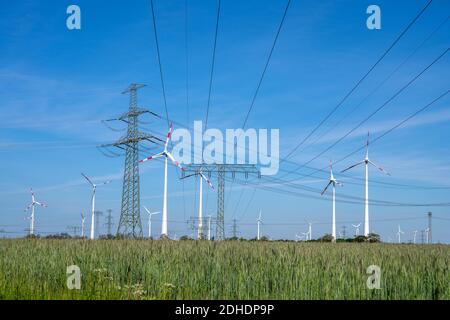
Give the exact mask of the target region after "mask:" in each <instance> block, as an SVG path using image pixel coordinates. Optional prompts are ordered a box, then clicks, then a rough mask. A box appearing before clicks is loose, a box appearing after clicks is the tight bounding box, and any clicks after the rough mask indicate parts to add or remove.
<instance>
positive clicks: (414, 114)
mask: <svg viewBox="0 0 450 320" xmlns="http://www.w3.org/2000/svg"><path fill="white" fill-rule="evenodd" d="M448 93H449V90H447V91H445V92H444V93H442V94H441V95H439V96H438V97H437V98H435V99H433V101H431V102H430V103H428V104H426V105H425V106H424V107H422V108H420V109H419V110H417V111H416V112H414V113H413V114H411V115H409V116H408V117H407V118H406V119H404V120H402V121H400V122H399V123H397V124H396V125H395V126H393V127H392V128H390V129H389V130H387V131H385V132H384V133H383V134H382V135H380V136H378V137H377V138H375V139H373V140H372V141H370V143H371V144H374V143H375V142H377V141H378V140H380V139H381V138H383V137H384V136H386V135H387V134H389V133H391V132H392V131H394V130H395V129H397V128H399V127H401V126H402V125H404V124H405V123H406V122H408V121H409V120H411V119H412V118H414V117H415V116H417V115H418V114H420V113H422V112H423V111H425V110H427V109H428V108H429V107H431V106H432V105H433V104H435V103H436V102H438V101H439V100H441V99H442V98H444V97H445V96H446V95H447V94H448ZM364 148H365V146H361V147H359V148H358V149H356V150H354V151H352V152H350V153H349V154H347V155H346V156H344V157H342V158H340V159H339V160H337V161H334V164H337V163H340V162H342V161H344V160H345V159H347V158H349V157H351V156H352V155H354V154H356V153H357V152H359V151H361V150H364ZM327 168H328V167H323V168H321V169H316V170H314V171H313V172H311V173H310V174H307V175H304V176H303V178H306V177H310V176H312V175H313V174H315V173H316V172H319V171H323V170H325V169H327ZM372 182H373V181H372ZM386 184H389V185H396V186H408V185H402V184H393V183H386ZM415 187H417V186H415ZM423 188H424V189H426V187H423ZM429 189H449V187H447V186H445V187H439V186H436V187H429Z"/></svg>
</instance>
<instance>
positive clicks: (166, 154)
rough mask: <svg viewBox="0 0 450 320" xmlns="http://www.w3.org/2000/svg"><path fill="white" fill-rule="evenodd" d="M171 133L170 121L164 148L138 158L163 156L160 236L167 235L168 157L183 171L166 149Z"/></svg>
mask: <svg viewBox="0 0 450 320" xmlns="http://www.w3.org/2000/svg"><path fill="white" fill-rule="evenodd" d="M171 135H172V122H171V123H170V127H169V132H168V133H167V139H166V144H165V145H164V150H163V151H162V152H161V153H158V154H156V155H154V156H151V157H147V158H145V159H143V160H140V161H139V162H140V163H144V162H146V161H149V160H152V159H156V158H161V157H164V158H165V161H164V200H163V216H162V230H161V235H162V236H166V237H167V236H168V233H167V164H168V160H169V159H170V160H171V161H172V163H173V164H174V165H176V166H177V167H178V168H180V169H181V170H183V171H184V168H183V167H182V166H181V165H180V163H179V162H178V161H176V160H175V158H174V157H173V155H172V154H171V153H170V152H169V151H168V149H167V147H168V146H169V141H170V138H171Z"/></svg>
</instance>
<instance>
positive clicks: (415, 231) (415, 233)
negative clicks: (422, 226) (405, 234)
mask: <svg viewBox="0 0 450 320" xmlns="http://www.w3.org/2000/svg"><path fill="white" fill-rule="evenodd" d="M417 232H419V230H414V231H413V233H414V238H413V243H414V244H416V238H417Z"/></svg>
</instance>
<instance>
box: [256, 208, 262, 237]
mask: <svg viewBox="0 0 450 320" xmlns="http://www.w3.org/2000/svg"><path fill="white" fill-rule="evenodd" d="M261 214H262V212H261V210H259V217H258V219H257V220H256V222H257V223H258V238H257V239H258V240H260V239H261V237H260V233H259V230H260V224H261V223H262V218H261Z"/></svg>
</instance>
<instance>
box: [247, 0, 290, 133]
mask: <svg viewBox="0 0 450 320" xmlns="http://www.w3.org/2000/svg"><path fill="white" fill-rule="evenodd" d="M290 5H291V0H288V2H287V5H286V9H285V10H284V13H283V17H282V18H281V22H280V25H279V27H278V31H277V33H276V36H275V39H274V41H273V44H272V47H271V49H270V53H269V56H268V58H267V61H266V64H265V66H264V70H263V72H262V74H261V77H260V79H259V82H258V85H257V87H256V91H255V94H254V95H253V99H252V102H251V104H250V108H249V109H248V112H247V115H246V116H245V120H244V124H243V125H242V129H245V126H246V125H247V121H248V118H249V117H250V113H251V112H252V109H253V106H254V105H255V101H256V97H257V96H258V93H259V89H260V88H261V84H262V82H263V80H264V76H265V75H266V71H267V68H268V66H269V63H270V60H271V58H272V54H273V51H274V49H275V46H276V44H277V40H278V37H279V35H280V32H281V29H282V28H283V24H284V20H285V19H286V15H287V13H288V10H289V7H290Z"/></svg>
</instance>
